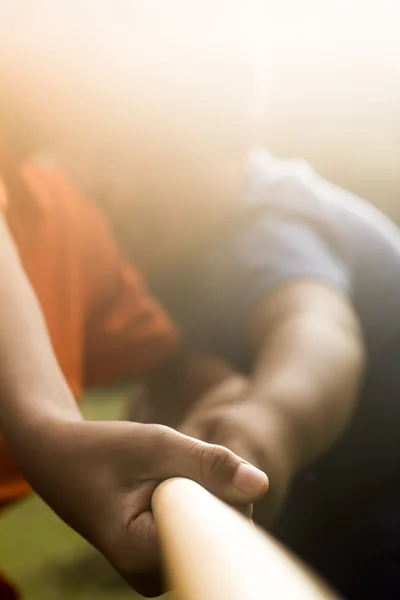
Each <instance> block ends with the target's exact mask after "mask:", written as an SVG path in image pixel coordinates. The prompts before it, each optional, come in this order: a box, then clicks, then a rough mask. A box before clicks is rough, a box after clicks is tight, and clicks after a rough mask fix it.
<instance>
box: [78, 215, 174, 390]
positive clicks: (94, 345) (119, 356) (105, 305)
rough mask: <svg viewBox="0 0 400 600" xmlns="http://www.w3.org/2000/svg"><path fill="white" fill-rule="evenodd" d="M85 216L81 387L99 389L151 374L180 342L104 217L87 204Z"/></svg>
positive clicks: (168, 319) (171, 324) (172, 326)
mask: <svg viewBox="0 0 400 600" xmlns="http://www.w3.org/2000/svg"><path fill="white" fill-rule="evenodd" d="M86 212H87V215H86V217H87V230H86V232H87V235H86V236H85V239H86V243H85V253H84V265H83V266H84V269H85V277H86V280H87V290H88V302H87V305H88V312H87V320H86V328H85V384H86V385H88V386H98V385H103V384H107V383H112V382H115V381H117V380H118V379H121V378H126V377H129V376H132V375H139V374H143V373H145V372H148V371H150V370H151V369H153V368H155V367H156V366H158V365H159V364H160V363H162V362H163V361H164V360H166V359H167V358H168V357H169V356H170V355H171V354H172V353H173V352H174V350H175V348H176V347H177V345H178V342H179V340H178V334H177V330H176V328H175V326H174V325H173V323H172V321H171V320H170V318H169V317H168V315H167V314H166V313H165V312H164V310H163V309H162V307H161V306H160V305H159V304H158V303H157V302H156V301H155V300H154V299H153V298H151V297H150V295H149V294H148V292H147V289H146V287H145V284H144V282H143V280H142V277H141V276H140V274H139V273H138V271H137V270H136V269H135V268H134V267H133V266H131V264H129V263H128V262H127V261H126V260H125V259H124V258H123V256H122V254H121V252H120V250H119V248H118V245H117V243H116V242H115V241H114V239H113V236H112V234H111V232H110V230H109V227H108V224H107V222H106V220H105V218H104V217H103V216H102V214H101V213H100V212H99V211H98V210H97V208H96V207H95V206H93V205H90V204H88V205H87V211H86Z"/></svg>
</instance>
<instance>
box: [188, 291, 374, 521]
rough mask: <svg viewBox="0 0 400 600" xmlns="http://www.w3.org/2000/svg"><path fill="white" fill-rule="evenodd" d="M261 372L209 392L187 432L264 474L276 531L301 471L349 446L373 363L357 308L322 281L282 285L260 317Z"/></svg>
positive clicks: (255, 340)
mask: <svg viewBox="0 0 400 600" xmlns="http://www.w3.org/2000/svg"><path fill="white" fill-rule="evenodd" d="M249 337H250V340H251V343H252V345H253V348H254V353H255V361H254V369H253V372H252V373H251V375H250V376H249V378H244V377H241V376H238V375H236V376H230V377H228V378H227V379H226V380H225V381H224V382H223V383H222V384H217V385H216V386H214V387H213V388H211V389H210V390H209V391H208V392H206V393H205V394H204V395H203V396H202V397H200V399H199V400H198V402H197V403H195V404H194V406H193V408H192V410H191V411H189V413H188V414H186V415H185V416H184V417H183V421H182V423H181V424H180V425H179V426H178V427H179V429H180V430H181V431H184V432H185V433H186V434H188V435H193V436H194V437H197V438H199V439H203V440H206V441H208V442H211V443H218V444H222V445H224V446H226V447H228V448H230V449H231V450H233V451H236V452H239V453H240V455H241V456H245V457H246V458H247V460H250V461H251V462H252V463H254V464H256V465H257V466H258V467H260V468H261V469H263V470H265V472H266V473H267V474H268V477H269V480H270V489H269V493H268V495H267V496H266V497H265V499H264V500H263V502H262V503H261V505H260V510H259V513H258V518H259V520H260V521H261V522H262V524H263V525H266V526H268V525H270V524H271V523H272V522H273V521H274V519H275V518H276V516H277V515H278V514H279V511H280V510H281V508H282V506H283V504H284V501H285V498H286V497H287V495H288V493H289V491H290V484H291V481H292V480H293V478H294V476H295V475H296V473H298V472H299V471H301V470H302V469H304V468H305V467H307V466H309V465H311V464H312V463H313V462H314V461H315V460H316V459H317V458H318V457H319V456H321V455H322V454H323V453H324V452H326V450H327V449H328V448H330V447H331V446H332V445H333V444H335V442H336V441H337V440H338V439H339V438H340V435H341V434H342V432H343V431H344V430H345V428H346V426H347V425H348V423H349V422H350V420H351V417H352V414H353V411H354V408H355V406H356V404H357V397H358V390H359V385H360V382H361V379H362V375H363V371H364V366H365V356H364V347H363V341H362V337H361V333H360V327H359V324H358V322H357V318H356V316H355V314H354V311H353V309H352V308H351V306H350V304H349V302H348V300H347V299H346V298H345V297H344V296H342V295H341V294H340V293H338V292H337V291H336V290H333V289H330V288H329V287H326V286H324V285H321V284H320V283H317V282H313V281H300V282H294V283H289V284H287V285H283V286H281V287H279V288H278V289H277V290H276V291H275V292H274V293H273V294H271V295H270V296H268V297H267V298H265V299H264V300H263V301H262V302H261V304H260V305H259V306H258V307H257V309H256V311H255V312H254V314H253V315H252V319H251V325H250V327H249Z"/></svg>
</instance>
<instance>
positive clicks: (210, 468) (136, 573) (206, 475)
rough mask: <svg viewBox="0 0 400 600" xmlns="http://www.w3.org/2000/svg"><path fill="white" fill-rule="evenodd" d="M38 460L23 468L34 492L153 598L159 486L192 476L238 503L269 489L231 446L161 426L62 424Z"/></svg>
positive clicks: (40, 450)
mask: <svg viewBox="0 0 400 600" xmlns="http://www.w3.org/2000/svg"><path fill="white" fill-rule="evenodd" d="M37 456H38V459H39V460H38V459H37V458H35V461H33V460H32V457H30V460H26V465H28V467H27V468H25V469H24V471H25V475H26V477H27V479H28V480H29V481H30V483H31V484H32V485H33V487H35V489H36V490H37V491H38V492H39V493H40V494H41V496H42V497H43V498H44V499H45V500H46V501H47V502H48V503H49V504H50V506H51V507H52V508H53V509H54V510H55V511H56V512H57V513H58V514H59V515H60V516H61V517H62V518H63V519H64V520H65V521H66V522H67V523H69V524H70V525H71V526H72V527H73V528H74V529H76V530H77V531H78V532H79V533H81V534H82V535H83V536H84V537H85V538H87V539H88V540H89V541H90V542H91V543H92V544H93V545H94V546H96V547H97V548H98V549H99V550H100V551H101V552H102V553H103V554H104V555H105V556H106V557H107V559H108V560H109V561H110V562H111V563H112V564H113V566H114V567H115V568H116V569H117V570H118V571H119V572H120V573H121V575H122V576H123V577H124V578H125V579H126V580H127V581H128V582H129V583H131V585H132V586H133V587H134V588H135V589H137V590H138V591H139V592H141V593H142V594H145V595H149V596H153V595H158V594H159V593H161V591H162V587H161V585H160V576H159V575H160V555H159V550H158V543H157V532H156V527H155V523H154V520H153V516H152V513H151V497H152V494H153V491H154V489H155V488H156V486H157V485H158V483H159V482H161V481H162V480H165V479H169V478H171V477H175V476H177V477H187V478H190V479H193V480H194V481H197V482H198V483H200V484H201V485H203V486H204V487H205V488H207V489H208V490H209V491H211V492H212V493H214V494H215V495H217V496H218V497H220V498H221V499H223V500H225V501H226V502H228V503H230V504H232V505H237V506H246V505H249V504H251V503H252V502H254V501H256V500H258V499H259V498H260V497H261V496H262V495H263V494H264V493H265V491H266V489H267V485H268V480H267V478H266V476H265V475H264V474H263V473H261V472H260V471H258V470H257V469H255V468H254V467H250V466H249V465H246V464H244V463H243V461H242V460H241V459H240V458H239V457H238V456H236V455H235V454H233V453H232V452H230V451H229V450H227V449H226V448H222V447H218V446H211V445H208V444H205V443H202V442H199V441H198V440H194V439H192V438H190V437H186V436H185V435H182V434H180V433H177V432H176V431H174V430H172V429H169V428H167V427H164V426H161V425H140V424H133V423H125V422H107V423H94V422H84V421H78V422H68V423H62V424H60V425H57V427H53V428H52V431H51V432H50V433H46V435H45V436H43V438H42V444H41V445H40V447H39V448H38V449H37ZM21 462H22V467H23V466H24V464H23V463H24V462H25V460H22V461H21ZM33 463H34V464H33ZM26 465H25V466H26ZM199 518H200V517H199Z"/></svg>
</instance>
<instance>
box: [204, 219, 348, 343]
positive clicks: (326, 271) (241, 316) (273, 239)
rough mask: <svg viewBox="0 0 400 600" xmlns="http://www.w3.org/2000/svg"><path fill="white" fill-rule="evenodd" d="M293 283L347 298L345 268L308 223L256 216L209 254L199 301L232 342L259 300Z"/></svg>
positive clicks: (299, 220) (304, 220) (220, 333)
mask: <svg viewBox="0 0 400 600" xmlns="http://www.w3.org/2000/svg"><path fill="white" fill-rule="evenodd" d="M296 279H312V280H316V281H320V282H324V283H326V284H328V285H332V286H334V287H336V288H338V289H340V290H342V291H343V292H344V293H346V294H349V295H350V294H351V278H350V273H349V270H348V268H347V267H346V265H345V264H344V263H343V261H342V260H341V259H340V257H339V255H338V253H337V252H336V251H335V248H334V245H333V244H331V243H330V240H329V239H327V238H326V237H325V236H324V234H323V233H321V232H319V231H318V228H316V226H315V223H313V222H312V220H311V221H310V222H308V221H307V219H306V218H303V219H301V218H297V217H293V218H291V217H290V216H288V215H287V214H286V215H285V214H279V213H277V212H274V211H272V212H271V211H269V210H267V209H265V210H263V211H260V210H257V211H256V212H255V214H253V215H252V216H251V217H250V218H248V216H247V218H246V219H244V224H241V225H240V227H238V228H236V229H235V230H234V231H232V232H231V233H230V235H229V238H228V239H225V240H224V241H223V242H221V243H220V244H219V245H218V246H217V247H216V248H215V247H214V249H213V251H212V252H211V253H210V255H209V259H208V261H207V263H206V264H204V271H203V277H202V288H203V291H202V294H201V295H202V297H203V299H204V303H205V304H206V305H207V306H208V311H207V312H208V317H209V319H211V320H212V322H213V325H214V327H215V329H216V331H218V334H219V335H221V336H223V337H226V335H228V337H230V338H231V339H232V337H233V338H237V336H238V335H240V334H243V333H244V332H245V327H246V326H247V324H248V322H249V318H250V316H251V314H252V312H253V310H254V309H255V307H256V306H257V304H258V303H259V302H260V301H261V300H262V299H263V298H265V297H266V296H267V295H268V294H269V293H270V292H271V291H273V290H274V289H276V288H277V287H278V286H279V285H281V284H283V283H286V282H289V281H293V280H296ZM232 328H234V329H235V331H232ZM241 337H242V336H241ZM242 339H243V337H242Z"/></svg>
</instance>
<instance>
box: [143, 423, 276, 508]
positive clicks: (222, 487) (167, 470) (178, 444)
mask: <svg viewBox="0 0 400 600" xmlns="http://www.w3.org/2000/svg"><path fill="white" fill-rule="evenodd" d="M153 427H156V428H158V431H159V435H158V436H155V437H157V438H158V440H157V451H156V452H154V446H153V457H154V459H153V460H152V467H151V470H152V474H151V477H152V478H153V479H169V478H171V477H186V478H188V479H193V481H196V482H197V483H199V484H200V485H202V486H203V487H204V488H206V489H207V490H209V491H210V492H211V493H213V494H214V495H216V496H218V497H219V498H221V499H222V500H224V501H225V502H228V503H230V504H250V503H253V502H255V501H256V500H259V499H260V498H261V497H262V496H263V495H264V494H265V493H266V491H267V489H268V478H267V476H266V475H265V473H263V472H262V471H260V470H259V469H257V468H256V467H254V466H252V465H250V464H249V463H247V462H246V461H244V460H243V459H242V458H240V457H239V456H237V455H236V454H234V453H233V452H231V451H230V450H228V449H227V448H224V447H223V446H217V445H214V444H207V443H205V442H201V441H200V440H198V439H195V438H192V437H189V436H186V435H183V434H181V433H178V432H177V431H175V430H173V429H170V428H168V427H162V426H159V425H155V426H153ZM153 439H154V438H153Z"/></svg>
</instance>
